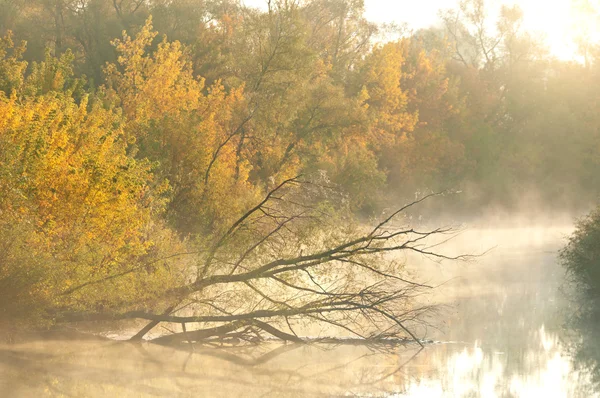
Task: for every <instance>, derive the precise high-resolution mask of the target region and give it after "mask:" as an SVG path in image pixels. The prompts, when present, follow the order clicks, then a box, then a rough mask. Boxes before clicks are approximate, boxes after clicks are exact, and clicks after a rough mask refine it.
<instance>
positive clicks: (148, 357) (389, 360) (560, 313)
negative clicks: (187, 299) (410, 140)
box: [0, 228, 599, 397]
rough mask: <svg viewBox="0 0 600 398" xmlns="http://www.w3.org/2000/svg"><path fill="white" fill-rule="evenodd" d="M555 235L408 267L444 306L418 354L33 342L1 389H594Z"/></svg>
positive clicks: (18, 347)
mask: <svg viewBox="0 0 600 398" xmlns="http://www.w3.org/2000/svg"><path fill="white" fill-rule="evenodd" d="M565 232H568V231H565V230H563V229H548V228H546V229H543V230H542V229H532V228H529V229H506V230H494V231H481V230H480V231H473V232H470V233H466V234H464V235H463V236H461V237H460V238H459V239H458V240H457V241H455V242H454V244H455V245H456V250H458V251H462V252H466V251H471V252H472V251H476V250H477V249H478V248H479V246H483V247H486V248H487V247H491V246H497V247H496V249H495V250H494V251H493V252H492V253H490V254H489V255H487V256H485V257H484V258H482V259H479V260H478V261H477V262H474V263H471V264H466V265H452V264H442V265H440V264H436V263H431V264H423V263H419V264H418V270H417V271H419V274H420V275H425V276H426V278H428V279H429V280H430V282H432V283H442V282H446V283H445V284H444V285H442V286H441V287H440V288H439V289H438V290H437V291H436V294H435V295H434V296H432V297H430V298H429V300H433V301H435V302H440V303H444V304H448V307H446V309H445V310H443V311H441V312H440V313H439V314H438V318H436V319H432V320H430V323H433V324H435V325H436V326H439V330H438V329H430V330H427V331H426V332H427V335H428V337H429V338H432V339H434V340H436V341H438V342H437V343H435V344H431V345H428V346H427V347H426V348H425V349H422V350H420V349H419V347H417V346H416V345H414V344H411V345H407V346H405V347H397V348H394V349H392V350H391V351H378V350H376V349H374V348H372V347H371V348H369V347H357V346H337V347H333V346H299V345H282V344H276V343H269V344H263V345H261V346H259V347H246V348H244V347H230V348H227V349H214V348H209V347H196V348H195V349H194V351H191V350H190V349H189V348H188V347H182V348H181V349H174V348H169V347H161V346H156V345H152V344H138V345H135V344H129V343H123V342H110V341H64V340H62V341H39V342H34V343H23V344H13V345H4V346H0V396H8V397H13V396H14V397H37V396H66V397H69V396H73V397H81V396H85V397H96V396H98V397H100V396H103V397H104V396H111V397H112V396H119V397H123V396H124V397H129V396H131V397H139V396H182V397H187V396H194V397H196V396H215V397H237V396H272V397H305V396H306V397H314V396H327V397H329V396H370V397H379V396H381V397H384V396H392V397H396V396H398V397H399V396H416V397H444V396H448V397H454V396H458V397H477V396H484V397H554V396H556V397H590V396H599V395H598V394H597V392H595V390H594V387H595V384H594V380H595V379H594V377H597V375H595V374H594V371H596V370H594V371H590V369H597V368H595V367H594V363H592V364H590V362H589V360H590V358H589V357H588V358H586V360H587V362H585V363H583V362H581V361H580V362H576V361H575V360H574V359H573V356H572V355H571V353H572V352H573V350H572V349H571V344H570V343H569V339H568V338H569V337H570V336H571V335H572V333H565V330H564V327H565V319H566V318H565V316H566V313H567V312H568V311H567V310H568V306H567V304H566V303H565V300H564V299H563V298H562V296H561V294H560V293H559V290H560V289H559V287H560V285H561V281H562V277H563V275H562V272H561V270H560V267H558V265H557V264H556V261H555V260H556V258H555V257H556V253H555V252H556V250H557V249H558V248H559V247H560V245H561V238H562V236H564V233H565ZM481 236H485V237H486V239H487V240H486V241H485V242H482V240H481V239H479V237H481ZM424 332H425V331H424ZM592 362H593V361H592Z"/></svg>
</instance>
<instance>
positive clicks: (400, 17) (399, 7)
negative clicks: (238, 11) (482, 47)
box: [244, 0, 600, 58]
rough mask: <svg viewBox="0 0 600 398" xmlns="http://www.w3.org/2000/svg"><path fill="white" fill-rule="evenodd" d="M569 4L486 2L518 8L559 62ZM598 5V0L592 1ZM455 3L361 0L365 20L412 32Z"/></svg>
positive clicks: (567, 46) (567, 40) (566, 54)
mask: <svg viewBox="0 0 600 398" xmlns="http://www.w3.org/2000/svg"><path fill="white" fill-rule="evenodd" d="M244 1H245V3H246V4H247V5H249V6H258V7H262V6H264V5H265V4H266V1H265V0H244ZM571 1H572V0H505V1H500V0H488V1H487V2H486V4H489V5H490V7H491V8H498V7H499V5H500V4H503V3H504V4H518V5H519V6H520V7H521V8H522V9H523V12H524V23H523V25H524V28H526V29H528V30H531V31H534V32H537V33H540V34H542V35H544V36H545V37H546V41H547V43H548V45H549V46H550V49H551V52H552V53H553V54H554V55H556V56H558V57H560V58H571V57H573V56H574V51H575V47H574V45H573V43H572V37H573V35H574V27H575V26H577V25H578V24H579V22H580V21H576V19H575V18H574V17H573V15H572V13H571ZM592 2H593V3H594V2H600V0H592ZM457 3H458V1H457V0H365V8H366V16H367V18H368V19H369V20H371V21H374V22H398V23H402V22H407V23H408V25H409V26H410V27H411V28H413V29H418V28H423V27H427V26H431V25H434V24H436V23H437V22H439V18H438V12H439V11H440V10H442V9H446V8H455V7H456V5H457Z"/></svg>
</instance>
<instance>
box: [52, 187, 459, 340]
mask: <svg viewBox="0 0 600 398" xmlns="http://www.w3.org/2000/svg"><path fill="white" fill-rule="evenodd" d="M436 195H439V194H431V195H427V196H424V197H422V198H420V199H417V200H415V201H413V202H412V203H409V204H407V205H405V206H403V207H401V208H399V209H398V210H396V211H394V212H393V213H391V214H389V215H387V216H386V217H385V218H384V219H383V220H381V221H379V222H378V223H376V225H375V226H374V227H372V228H365V227H364V226H362V225H360V224H358V223H356V222H354V221H353V218H352V216H351V215H350V213H349V212H344V211H343V209H340V208H339V207H336V205H334V204H336V203H337V204H339V203H344V198H343V197H341V196H339V195H338V194H336V190H335V189H333V188H332V187H330V186H328V185H327V183H326V181H325V182H323V181H321V182H315V181H309V180H304V179H302V178H301V177H295V178H291V179H288V180H285V181H283V182H282V183H281V184H279V185H278V186H276V187H274V188H272V189H271V190H270V191H269V192H268V194H267V195H266V196H265V197H264V198H263V199H262V200H261V201H260V203H258V204H257V205H256V206H254V207H252V208H251V209H249V210H248V211H247V212H245V213H244V214H243V215H242V216H241V217H239V218H238V219H237V220H236V221H235V222H233V223H232V224H231V225H230V226H229V227H228V228H227V229H225V230H224V231H222V232H221V233H220V234H218V235H216V236H215V237H214V238H213V239H212V240H210V242H209V243H208V244H205V246H203V247H202V250H200V249H199V250H197V251H196V252H194V253H193V254H190V253H187V254H186V255H188V256H189V255H193V256H195V257H196V261H194V266H193V267H192V268H191V269H188V270H187V271H186V272H187V274H186V275H187V276H186V281H185V283H182V284H181V285H180V286H176V287H173V288H169V289H166V290H165V291H164V293H163V294H162V296H161V297H157V298H156V300H155V301H154V302H152V303H149V302H145V303H138V306H139V307H141V308H144V309H136V310H132V311H126V312H122V313H106V312H101V311H100V312H85V313H62V314H59V315H58V317H57V319H58V322H59V323H60V322H73V321H85V320H88V321H89V320H120V319H141V320H147V321H150V322H149V323H148V324H147V325H146V326H145V327H143V328H142V329H141V330H140V331H139V332H138V333H136V334H135V335H134V336H133V337H132V340H141V339H142V338H144V336H146V334H147V333H148V332H150V330H152V329H153V328H154V327H156V326H157V325H159V324H162V323H170V324H179V325H181V332H177V333H175V332H173V333H172V334H168V335H165V336H162V337H158V338H156V339H155V342H157V343H162V344H174V343H191V342H202V341H208V340H215V339H220V340H224V339H234V340H235V341H248V342H256V341H260V340H263V339H264V338H266V336H270V338H276V339H280V340H284V341H293V342H306V341H315V340H314V339H307V338H306V336H307V335H310V334H311V333H312V334H313V335H314V334H315V333H317V334H325V335H327V336H328V337H331V336H341V335H344V336H349V337H352V338H354V339H358V340H364V341H365V342H374V341H381V342H388V343H389V342H391V341H406V340H407V339H411V340H414V341H415V342H417V343H418V344H422V341H421V340H420V339H419V336H418V333H417V331H416V330H415V327H416V326H417V325H420V324H422V323H423V322H424V319H425V316H426V315H427V314H428V313H430V312H431V311H433V310H434V309H435V307H433V306H423V305H416V304H415V298H416V297H417V296H419V295H421V294H423V293H425V292H426V291H427V290H429V289H431V288H432V286H429V285H426V284H422V283H419V282H417V281H414V280H411V279H409V278H408V277H407V272H406V269H405V260H406V258H405V256H404V258H403V256H402V255H405V254H407V253H413V254H418V255H422V256H426V257H430V258H434V259H437V260H444V259H449V260H460V259H466V258H468V257H469V256H465V255H460V256H447V255H444V254H441V253H439V252H437V251H435V250H434V247H435V246H437V245H438V243H439V239H437V237H438V236H443V235H451V234H453V233H454V231H453V230H452V228H437V229H432V230H418V229H415V228H412V227H407V226H406V221H407V218H405V217H406V214H407V212H408V211H409V210H410V209H411V208H412V207H413V206H416V205H417V204H419V203H420V202H422V201H424V200H426V199H428V198H430V197H432V196H436ZM342 208H343V206H342ZM132 272H134V271H133V270H132ZM106 279H107V278H104V279H103V280H97V281H93V282H86V283H85V284H82V285H81V286H76V287H73V288H71V291H73V292H74V291H77V290H80V289H87V288H91V287H93V286H94V285H96V284H101V283H104V282H105V281H106ZM54 316H55V317H56V314H54Z"/></svg>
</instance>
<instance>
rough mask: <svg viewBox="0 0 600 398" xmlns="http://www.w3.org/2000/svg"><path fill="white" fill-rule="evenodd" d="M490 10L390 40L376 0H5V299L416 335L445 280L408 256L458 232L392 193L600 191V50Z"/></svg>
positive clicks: (0, 57)
mask: <svg viewBox="0 0 600 398" xmlns="http://www.w3.org/2000/svg"><path fill="white" fill-rule="evenodd" d="M485 11H486V9H485V6H484V4H483V2H482V1H481V0H471V1H468V2H465V3H463V5H462V6H461V8H460V9H457V10H449V11H447V12H445V13H443V14H442V15H441V18H440V27H438V28H430V29H425V30H420V31H416V32H400V33H403V34H402V37H401V38H400V39H398V40H394V41H384V40H382V37H384V33H386V29H385V27H382V26H377V25H376V24H373V23H371V22H369V21H367V20H366V18H365V16H364V5H363V2H362V1H360V0H310V1H292V0H278V1H269V2H268V9H267V10H265V11H261V10H256V9H252V8H248V7H244V6H243V5H241V4H240V3H238V2H236V1H228V0H176V1H160V0H156V1H146V0H114V1H108V0H34V1H18V0H4V1H1V2H0V33H1V34H2V35H3V38H2V40H1V41H0V115H1V117H0V214H1V215H2V217H0V230H1V234H0V246H1V250H0V253H1V254H0V287H1V289H0V295H1V297H2V298H3V299H2V300H1V302H2V304H0V311H2V312H1V316H0V318H3V319H10V320H11V321H14V320H15V319H21V320H23V321H24V322H28V321H30V320H31V319H35V320H36V322H41V323H44V324H52V323H55V322H59V321H67V320H69V319H91V318H94V319H96V318H103V319H104V318H107V317H108V318H110V317H121V318H122V317H134V318H142V319H147V320H148V321H151V323H152V322H154V324H155V323H156V322H161V321H169V322H178V323H179V322H181V323H183V324H185V323H186V322H204V323H205V324H206V325H207V326H211V327H213V326H214V327H223V325H222V324H223V323H224V324H225V325H228V326H227V327H226V328H225V329H227V330H230V331H238V332H239V331H240V330H244V331H247V332H248V333H250V331H248V330H247V329H248V328H250V329H251V331H252V332H254V331H255V330H256V329H257V328H258V329H260V330H263V331H264V330H265V329H268V328H269V327H273V326H272V325H273V324H275V325H276V326H277V327H278V328H277V329H276V330H272V329H271V332H273V333H276V334H277V333H279V336H280V337H283V336H287V337H288V338H292V337H290V336H293V335H294V324H295V323H302V322H307V321H314V322H324V323H328V324H330V325H332V326H336V327H340V328H349V329H351V330H352V332H355V333H358V334H359V335H361V336H374V335H377V336H380V335H382V333H383V334H384V335H387V334H389V335H394V334H395V333H399V334H408V335H410V336H412V332H410V331H409V328H408V327H406V326H405V323H406V322H408V323H410V322H416V320H417V319H418V318H419V317H418V315H419V314H422V313H423V312H426V311H427V310H429V309H427V308H412V307H411V306H410V305H409V304H408V303H409V302H410V301H411V300H410V299H411V297H413V295H416V294H418V292H419V291H420V290H421V289H424V288H427V287H426V286H423V285H421V284H419V283H417V282H414V281H412V280H408V279H407V278H405V277H404V276H403V275H404V271H403V266H402V264H401V263H398V262H396V261H393V260H392V259H390V258H389V256H388V254H389V253H391V252H395V251H403V250H405V251H412V252H416V253H421V254H425V255H429V256H440V257H442V258H445V257H450V256H444V255H442V254H439V253H434V252H433V251H431V250H430V249H429V248H428V246H426V245H425V246H423V245H422V243H424V242H426V241H427V238H430V237H432V236H433V235H440V234H446V233H448V232H449V231H448V230H446V229H434V230H424V231H419V230H416V229H414V228H405V229H402V228H400V229H397V228H392V224H394V222H395V221H397V217H402V215H403V214H404V213H403V212H400V213H396V212H394V213H392V214H393V215H394V217H391V218H387V216H383V217H381V216H380V217H376V216H379V215H380V214H381V211H382V210H383V209H384V208H386V207H392V206H393V207H394V208H396V207H397V206H395V205H394V203H397V202H398V198H400V197H406V196H414V192H417V191H419V192H431V191H443V190H445V189H447V188H457V189H463V190H465V191H466V192H467V195H466V199H465V200H462V201H461V204H460V205H458V204H457V205H456V206H457V207H456V209H457V211H458V210H460V209H461V206H462V208H464V209H469V210H473V209H477V208H484V207H485V206H488V205H501V206H505V207H509V208H510V207H517V206H519V205H520V203H519V200H520V199H522V198H523V196H524V192H525V193H529V192H531V193H533V194H535V198H536V199H537V200H538V201H539V202H540V203H544V204H548V205H552V206H554V207H560V208H572V207H577V206H585V205H587V204H588V203H589V202H590V201H592V200H594V199H595V198H596V197H597V195H598V193H599V190H600V181H599V180H598V179H599V178H600V156H599V155H600V144H599V143H600V130H599V126H600V120H599V118H600V116H599V113H598V112H597V110H598V109H599V106H598V105H599V104H598V100H599V96H600V90H598V88H599V84H600V73H599V71H600V69H599V68H598V64H597V62H596V57H597V54H598V53H597V47H594V45H593V43H591V44H590V43H587V44H589V45H586V46H585V47H582V48H585V50H586V51H585V55H586V57H585V59H586V62H585V63H583V64H582V63H577V62H566V61H558V60H556V59H553V58H552V57H550V56H549V55H548V52H547V51H546V50H545V47H544V44H543V43H541V42H538V41H536V40H535V38H534V37H532V36H531V35H530V34H528V33H527V32H525V31H523V30H522V29H521V28H520V22H521V20H522V14H521V12H520V10H519V9H518V8H516V7H513V8H509V7H504V8H502V10H501V13H500V16H499V19H498V20H497V21H496V23H495V26H496V28H495V29H489V28H488V27H489V26H490V23H489V18H488V17H487V16H486V12H485ZM492 26H494V24H492ZM419 201H420V200H417V202H419ZM465 203H466V204H465ZM402 209H403V210H407V209H404V208H402ZM368 217H375V218H376V219H377V220H379V221H375V222H374V223H375V225H376V227H375V228H374V229H367V230H365V229H364V227H363V226H362V223H360V222H358V221H357V219H358V218H360V219H361V220H365V219H366V218H368ZM381 219H383V220H384V221H383V222H381ZM363 274H364V275H368V276H364V275H363ZM360 275H363V276H364V277H359V276H360ZM231 286H235V288H234V289H232V288H231ZM5 298H10V299H5ZM242 304H243V305H242ZM238 305H239V307H238ZM190 308H194V311H193V312H194V313H193V314H192V315H186V316H183V315H177V314H181V311H185V310H190ZM177 311H179V312H177ZM190 311H191V310H190ZM357 313H358V314H362V315H361V316H360V317H353V316H350V314H357ZM359 318H360V319H359ZM261 319H263V320H264V319H270V320H274V321H273V322H274V323H272V324H265V323H264V322H263V321H261ZM215 322H216V323H218V324H219V325H220V326H219V325H217V326H215V324H214V323H215ZM278 322H279V323H278ZM228 328H229V329H228ZM285 328H287V329H289V330H288V331H287V332H285V334H282V333H284V332H283V331H282V330H283V329H285ZM207 330H213V329H210V328H209V329H207ZM222 330H224V329H220V331H222ZM382 330H384V331H386V332H382Z"/></svg>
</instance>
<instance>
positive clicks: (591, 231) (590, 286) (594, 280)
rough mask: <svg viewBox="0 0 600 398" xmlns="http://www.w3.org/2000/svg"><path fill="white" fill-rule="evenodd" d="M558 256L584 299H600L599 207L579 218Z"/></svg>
mask: <svg viewBox="0 0 600 398" xmlns="http://www.w3.org/2000/svg"><path fill="white" fill-rule="evenodd" d="M560 258H561V261H562V263H563V266H564V267H565V268H566V270H567V272H568V274H569V276H570V277H571V279H572V281H573V282H574V283H575V285H576V287H577V290H578V291H579V292H580V293H582V294H583V296H584V298H585V300H586V301H587V300H589V299H592V300H595V301H593V303H595V302H597V301H598V300H599V299H600V208H596V209H595V210H594V211H592V212H591V213H590V214H588V215H587V216H586V217H584V218H583V219H581V220H579V222H578V223H577V227H576V229H575V232H573V234H572V235H571V237H570V238H569V242H568V244H567V246H566V247H565V248H564V249H563V250H562V251H561V253H560ZM588 302H589V301H588Z"/></svg>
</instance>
